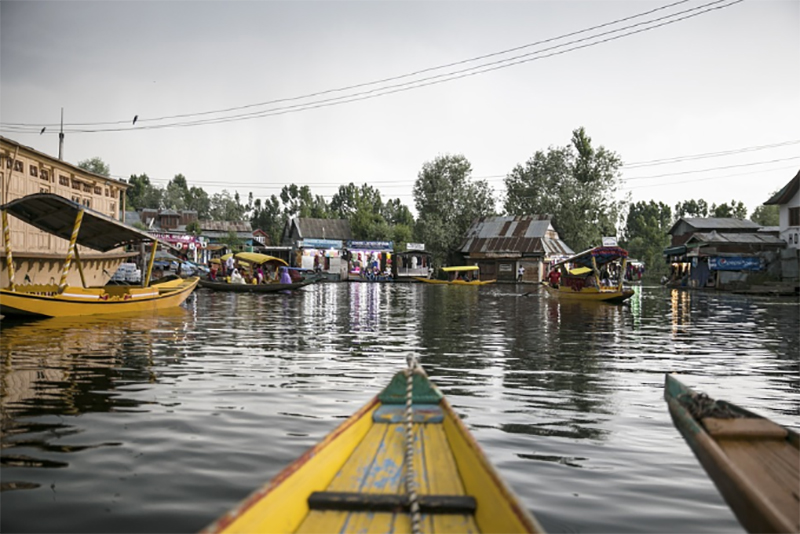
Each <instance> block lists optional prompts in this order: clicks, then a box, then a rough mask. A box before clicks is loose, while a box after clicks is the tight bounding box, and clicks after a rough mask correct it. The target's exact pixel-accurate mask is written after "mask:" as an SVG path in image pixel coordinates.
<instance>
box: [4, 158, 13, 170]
mask: <svg viewBox="0 0 800 534" xmlns="http://www.w3.org/2000/svg"><path fill="white" fill-rule="evenodd" d="M12 161H13V160H12V159H11V158H9V157H7V158H6V168H7V169H10V168H11V162H12Z"/></svg>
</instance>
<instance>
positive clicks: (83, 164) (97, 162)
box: [78, 157, 111, 177]
mask: <svg viewBox="0 0 800 534" xmlns="http://www.w3.org/2000/svg"><path fill="white" fill-rule="evenodd" d="M78 167H80V168H81V169H83V170H85V171H89V172H93V173H95V174H99V175H100V176H106V177H108V176H111V168H110V167H109V166H108V165H107V164H106V162H105V161H103V160H102V159H100V158H98V157H94V158H91V159H85V160H83V161H79V162H78Z"/></svg>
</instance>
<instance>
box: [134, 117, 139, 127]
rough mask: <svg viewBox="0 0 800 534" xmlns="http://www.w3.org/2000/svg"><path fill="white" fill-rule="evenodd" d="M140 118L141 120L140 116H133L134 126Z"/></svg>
mask: <svg viewBox="0 0 800 534" xmlns="http://www.w3.org/2000/svg"><path fill="white" fill-rule="evenodd" d="M138 118H139V115H134V116H133V124H134V125H135V124H136V120H137V119H138Z"/></svg>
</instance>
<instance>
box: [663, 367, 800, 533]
mask: <svg viewBox="0 0 800 534" xmlns="http://www.w3.org/2000/svg"><path fill="white" fill-rule="evenodd" d="M664 398H665V399H666V401H667V404H668V406H669V411H670V414H671V416H672V420H673V422H674V423H675V426H676V427H677V428H678V430H679V431H680V433H681V434H682V435H683V437H684V439H685V440H686V442H687V443H688V444H689V446H690V447H691V449H692V451H693V452H694V454H695V456H697V459H698V460H699V461H700V464H701V465H702V466H703V468H704V469H705V470H706V472H707V473H708V475H709V477H710V478H711V480H713V481H714V484H715V485H716V486H717V489H718V490H719V492H720V493H721V494H722V496H723V497H724V498H725V501H726V502H727V503H728V506H730V507H731V510H732V511H733V513H734V514H735V515H736V518H737V519H738V520H739V522H740V523H741V524H742V526H743V527H744V528H745V529H747V530H748V531H749V532H800V489H798V488H800V451H798V446H799V444H800V440H798V434H797V433H796V432H795V431H793V430H791V429H789V428H786V427H783V426H780V425H778V424H776V423H774V422H772V421H770V420H769V419H766V418H764V417H761V416H759V415H756V414H754V413H752V412H750V411H748V410H745V409H744V408H740V407H739V406H736V405H735V404H730V403H728V402H725V401H714V400H713V399H711V398H709V397H708V396H706V395H703V394H698V393H695V392H694V391H692V390H691V389H690V388H688V387H687V386H685V385H683V384H682V383H681V382H680V381H678V379H677V378H675V377H674V376H671V375H666V380H665V385H664Z"/></svg>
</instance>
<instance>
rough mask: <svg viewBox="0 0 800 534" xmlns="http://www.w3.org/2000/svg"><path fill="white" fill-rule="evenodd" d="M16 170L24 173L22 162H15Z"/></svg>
mask: <svg viewBox="0 0 800 534" xmlns="http://www.w3.org/2000/svg"><path fill="white" fill-rule="evenodd" d="M14 170H15V171H19V172H22V162H21V161H15V162H14Z"/></svg>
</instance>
